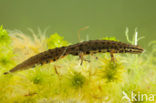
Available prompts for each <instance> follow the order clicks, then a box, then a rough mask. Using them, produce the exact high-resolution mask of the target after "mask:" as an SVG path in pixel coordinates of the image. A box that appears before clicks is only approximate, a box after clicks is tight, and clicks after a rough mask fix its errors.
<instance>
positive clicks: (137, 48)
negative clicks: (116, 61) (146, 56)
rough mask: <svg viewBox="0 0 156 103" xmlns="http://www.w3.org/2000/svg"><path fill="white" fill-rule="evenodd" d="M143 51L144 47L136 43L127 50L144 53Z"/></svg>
mask: <svg viewBox="0 0 156 103" xmlns="http://www.w3.org/2000/svg"><path fill="white" fill-rule="evenodd" d="M143 51H144V49H143V48H141V47H139V46H136V45H133V46H132V47H130V48H128V49H127V52H129V53H134V54H138V53H142V52H143Z"/></svg>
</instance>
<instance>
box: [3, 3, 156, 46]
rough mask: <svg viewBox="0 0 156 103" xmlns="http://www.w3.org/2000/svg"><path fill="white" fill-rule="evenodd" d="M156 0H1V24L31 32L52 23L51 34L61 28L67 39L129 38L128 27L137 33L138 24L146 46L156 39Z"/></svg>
mask: <svg viewBox="0 0 156 103" xmlns="http://www.w3.org/2000/svg"><path fill="white" fill-rule="evenodd" d="M155 3H156V1H155V0H96V1H95V0H36V1H31V0H25V1H23V0H14V1H10V0H0V24H3V25H4V26H5V28H7V29H11V30H13V29H19V30H22V31H25V32H28V30H27V27H30V28H32V29H33V30H37V28H38V27H40V28H41V30H44V29H45V28H47V27H49V29H48V32H47V33H48V34H50V33H54V32H58V33H59V34H60V35H62V36H64V37H65V38H66V40H68V41H71V42H77V41H78V40H77V31H78V30H79V29H80V28H82V27H85V26H89V29H87V30H84V31H81V39H86V35H88V36H89V38H90V39H96V38H101V37H103V36H115V37H117V39H119V40H122V41H126V38H125V35H124V33H125V28H126V27H129V29H130V34H131V35H133V33H134V29H135V27H137V28H138V32H139V36H145V39H143V40H142V41H141V42H139V43H140V44H141V45H142V46H143V47H147V45H148V44H147V43H148V42H150V41H152V40H156V39H155V38H156V19H155V18H156V12H155V10H156V6H155Z"/></svg>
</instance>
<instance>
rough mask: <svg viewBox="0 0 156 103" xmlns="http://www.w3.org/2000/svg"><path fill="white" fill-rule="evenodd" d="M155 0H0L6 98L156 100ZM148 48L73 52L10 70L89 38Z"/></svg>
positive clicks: (38, 102) (90, 102)
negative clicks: (81, 54) (124, 51)
mask: <svg viewBox="0 0 156 103" xmlns="http://www.w3.org/2000/svg"><path fill="white" fill-rule="evenodd" d="M155 4H156V1H155V0H149V1H147V0H131V1H130V0H97V1H93V0H92V1H91V0H64V1H63V0H44V1H43V0H36V1H30V0H27V1H21V0H14V1H9V0H0V103H140V102H141V103H156V39H155V38H156V35H155V34H156V19H155V17H156V13H155V10H156V6H155ZM95 39H105V40H115V41H121V42H125V43H129V44H137V45H139V46H141V47H143V48H144V52H143V53H141V54H122V53H121V54H115V61H116V62H114V63H113V62H111V57H110V54H109V53H98V54H96V55H94V56H93V55H88V56H85V58H86V59H88V60H90V62H84V63H83V65H80V60H79V57H78V56H71V55H68V56H66V57H64V58H62V59H59V60H58V61H56V62H52V63H49V64H44V65H42V66H41V65H36V67H34V68H30V69H28V70H21V71H18V72H15V73H10V74H8V75H4V74H3V73H4V72H7V71H8V70H10V69H12V68H13V67H14V66H16V65H17V64H19V63H21V62H23V61H24V60H26V59H28V58H29V57H31V56H33V55H36V54H38V53H40V52H42V51H45V50H48V49H54V48H56V47H62V46H68V45H71V44H74V43H77V42H82V41H86V40H95Z"/></svg>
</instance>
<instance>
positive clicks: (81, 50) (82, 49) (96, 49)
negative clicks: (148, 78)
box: [4, 40, 144, 74]
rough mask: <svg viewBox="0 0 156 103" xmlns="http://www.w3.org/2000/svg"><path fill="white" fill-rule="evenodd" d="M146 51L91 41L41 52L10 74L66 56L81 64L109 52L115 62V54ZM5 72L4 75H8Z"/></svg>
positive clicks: (112, 42) (114, 43)
mask: <svg viewBox="0 0 156 103" xmlns="http://www.w3.org/2000/svg"><path fill="white" fill-rule="evenodd" d="M143 51H144V50H143V49H142V48H141V47H139V46H136V45H131V44H126V43H122V42H118V41H112V40H90V41H84V42H81V43H77V44H74V45H69V46H66V47H64V46H63V47H60V48H55V49H49V50H47V51H44V52H41V53H39V54H37V55H35V56H32V57H30V58H29V59H27V60H25V61H24V62H22V63H20V64H18V65H17V66H15V67H14V68H13V69H11V70H10V71H9V72H15V71H18V70H25V69H28V68H31V67H34V66H35V65H37V64H41V65H42V64H45V63H49V62H51V61H56V60H58V59H60V58H62V57H64V56H66V55H69V54H71V55H74V56H79V57H80V59H81V64H82V62H83V60H84V58H83V56H84V55H88V54H95V53H106V52H109V53H110V55H111V60H114V57H113V53H134V54H137V53H142V52H143ZM9 72H5V73H4V74H8V73H9Z"/></svg>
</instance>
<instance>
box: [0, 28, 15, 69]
mask: <svg viewBox="0 0 156 103" xmlns="http://www.w3.org/2000/svg"><path fill="white" fill-rule="evenodd" d="M13 56H14V55H13V48H12V45H11V37H10V36H9V35H8V32H7V31H6V30H5V29H3V26H0V71H5V70H8V69H7V68H9V67H11V65H12V64H13V63H14V62H13V60H11V59H12V57H13Z"/></svg>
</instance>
